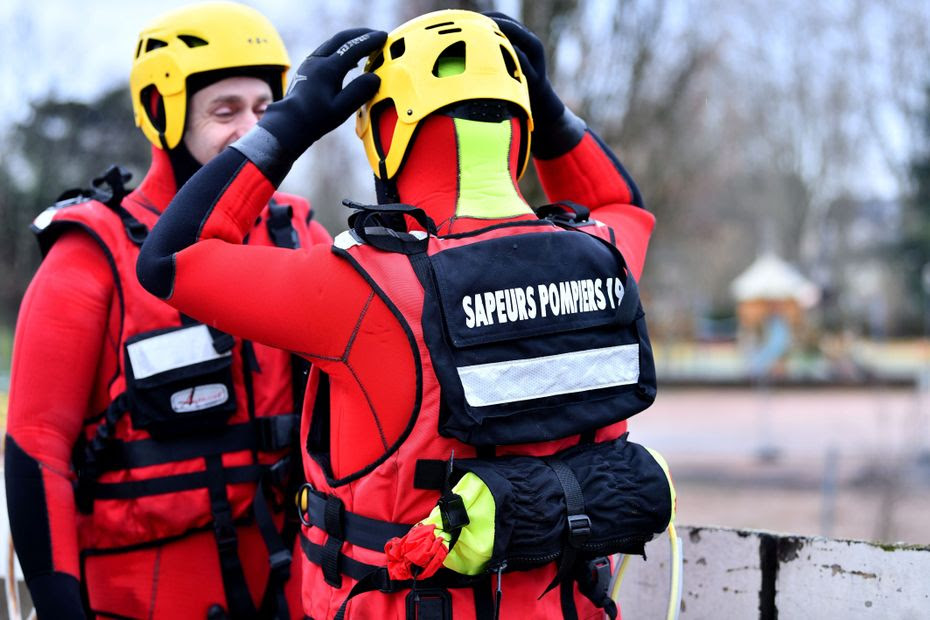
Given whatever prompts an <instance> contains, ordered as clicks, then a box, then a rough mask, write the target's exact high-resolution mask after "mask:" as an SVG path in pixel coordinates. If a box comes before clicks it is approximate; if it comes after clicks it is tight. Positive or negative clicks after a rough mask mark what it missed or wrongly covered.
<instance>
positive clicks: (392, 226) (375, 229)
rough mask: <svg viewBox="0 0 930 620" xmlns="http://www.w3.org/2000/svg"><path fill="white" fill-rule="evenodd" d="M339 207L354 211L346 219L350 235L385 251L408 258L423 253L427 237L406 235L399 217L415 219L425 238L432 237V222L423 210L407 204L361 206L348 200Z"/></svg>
mask: <svg viewBox="0 0 930 620" xmlns="http://www.w3.org/2000/svg"><path fill="white" fill-rule="evenodd" d="M342 204H344V205H345V206H347V207H349V208H352V209H356V211H355V213H353V214H352V215H351V216H349V226H351V227H352V230H353V232H354V234H355V235H356V236H357V237H358V238H359V239H361V240H363V241H364V242H365V243H367V244H369V245H371V246H373V247H376V248H378V249H379V250H384V251H385V252H397V253H399V254H408V255H411V254H418V253H423V252H426V248H427V246H428V245H429V237H428V236H425V237H423V238H419V237H417V236H415V235H413V234H411V233H409V232H407V230H406V226H405V223H404V220H403V216H409V217H411V218H413V219H414V220H416V221H417V222H418V223H419V224H420V225H421V226H422V227H423V229H424V230H425V231H426V232H427V235H435V234H436V223H435V222H433V220H432V219H431V218H430V217H429V216H428V215H427V214H426V212H425V211H424V210H423V209H420V208H417V207H414V206H411V205H406V204H401V203H396V204H381V205H365V204H361V203H357V202H353V201H351V200H343V201H342Z"/></svg>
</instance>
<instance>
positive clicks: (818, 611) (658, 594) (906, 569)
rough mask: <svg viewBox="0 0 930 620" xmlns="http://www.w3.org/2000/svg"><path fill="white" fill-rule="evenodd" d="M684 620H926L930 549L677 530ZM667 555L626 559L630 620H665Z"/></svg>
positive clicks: (664, 547)
mask: <svg viewBox="0 0 930 620" xmlns="http://www.w3.org/2000/svg"><path fill="white" fill-rule="evenodd" d="M678 534H679V536H680V538H681V541H682V551H683V554H684V568H683V572H682V577H683V592H682V600H681V615H680V618H681V619H682V620H692V619H693V620H699V619H707V620H711V619H713V620H729V619H734V620H744V619H751V618H759V619H760V620H775V619H779V620H793V619H804V620H812V619H817V620H820V619H832V618H842V619H843V620H855V619H857V618H868V619H878V618H881V619H894V620H910V619H914V620H917V619H930V546H915V545H876V544H872V543H867V542H859V541H845V540H832V539H825V538H814V537H803V536H790V535H782V534H775V533H771V532H760V531H746V530H732V529H723V528H710V527H687V526H681V527H679V528H678ZM668 549H669V546H668V539H667V537H660V538H658V539H656V540H655V541H653V542H651V543H650V544H649V545H647V546H646V555H647V560H646V561H643V560H642V559H640V558H633V560H632V561H631V563H630V566H629V568H628V569H627V573H626V576H625V577H624V580H623V583H622V585H621V588H620V604H621V610H622V615H623V617H624V618H626V619H627V620H640V619H652V618H664V617H665V609H666V604H667V601H668V592H669V585H670V584H669V574H670V573H669V555H668V554H669V551H668Z"/></svg>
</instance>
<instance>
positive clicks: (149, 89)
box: [139, 84, 165, 133]
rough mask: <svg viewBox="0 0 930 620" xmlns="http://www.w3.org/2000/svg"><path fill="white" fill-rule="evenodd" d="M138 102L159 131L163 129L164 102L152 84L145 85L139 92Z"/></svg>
mask: <svg viewBox="0 0 930 620" xmlns="http://www.w3.org/2000/svg"><path fill="white" fill-rule="evenodd" d="M139 102H140V103H141V104H142V109H144V110H145V114H146V116H148V119H149V122H150V123H152V126H153V127H155V130H156V131H158V132H159V133H162V132H164V131H165V102H164V100H163V99H162V97H161V93H159V92H158V89H157V88H156V87H155V85H154V84H152V85H149V86H146V87H145V88H143V89H142V91H141V92H140V93H139Z"/></svg>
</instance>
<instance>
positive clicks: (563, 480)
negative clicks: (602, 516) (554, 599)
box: [543, 458, 591, 594]
mask: <svg viewBox="0 0 930 620" xmlns="http://www.w3.org/2000/svg"><path fill="white" fill-rule="evenodd" d="M543 460H544V461H545V463H546V464H547V465H549V467H551V468H552V470H553V471H554V472H555V475H556V478H558V480H559V484H560V485H561V486H562V492H563V494H564V496H565V508H566V520H567V522H568V532H567V538H568V540H567V544H565V545H563V547H562V559H561V560H560V561H559V570H558V572H557V573H556V575H555V577H554V578H553V579H552V582H551V583H550V584H549V585H548V587H546V590H545V592H543V594H546V593H547V592H549V591H550V590H551V589H552V588H554V587H555V586H556V585H557V584H559V583H562V584H564V583H565V582H569V584H570V583H571V580H569V579H568V576H569V573H570V572H571V569H572V567H573V566H574V564H575V558H576V557H577V555H578V554H577V549H578V547H580V546H581V545H582V544H583V543H584V542H585V541H586V540H587V539H588V538H589V537H590V536H591V519H590V518H589V517H588V515H586V514H585V513H584V511H585V505H584V494H583V493H582V492H581V485H580V484H579V483H578V479H577V478H576V477H575V474H574V473H573V472H572V470H571V468H570V467H569V466H568V465H566V464H565V462H564V461H562V460H561V459H558V458H547V459H543ZM563 587H564V585H563Z"/></svg>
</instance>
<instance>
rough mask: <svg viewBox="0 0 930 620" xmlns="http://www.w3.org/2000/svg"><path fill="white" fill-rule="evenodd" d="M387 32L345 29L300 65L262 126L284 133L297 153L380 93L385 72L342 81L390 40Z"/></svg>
mask: <svg viewBox="0 0 930 620" xmlns="http://www.w3.org/2000/svg"><path fill="white" fill-rule="evenodd" d="M385 40H387V33H386V32H382V31H380V30H371V29H369V28H354V29H352V30H343V31H342V32H340V33H338V34H336V35H335V36H333V37H332V38H331V39H330V40H329V41H327V42H326V43H324V44H323V45H321V46H320V47H318V48H317V49H316V50H315V51H314V52H313V53H312V54H310V55H309V56H307V58H306V59H305V60H304V61H303V63H302V64H301V65H300V68H298V69H297V73H296V74H295V75H294V77H293V78H292V79H291V85H290V88H288V91H287V94H286V95H285V96H284V98H283V99H281V100H280V101H276V102H275V103H272V104H271V105H270V106H268V109H267V110H265V114H264V115H263V116H262V119H261V120H260V121H259V122H258V125H259V127H262V128H263V129H265V130H266V131H268V132H269V133H270V134H271V135H273V136H274V137H275V138H277V139H278V142H280V143H281V146H282V147H283V148H284V149H285V151H287V152H288V153H289V154H291V155H293V156H294V158H295V159H296V158H297V157H299V156H300V155H301V154H302V153H303V152H304V151H305V150H307V148H308V147H309V146H310V145H311V144H313V143H314V142H316V141H317V140H319V139H320V138H321V137H322V136H323V135H325V134H327V133H329V132H330V131H332V130H333V129H335V128H336V127H338V126H339V125H341V124H342V123H343V121H345V120H346V119H347V118H349V117H350V116H351V115H352V114H354V113H355V111H356V110H358V109H359V108H360V107H361V106H362V104H363V103H365V102H366V101H368V100H369V99H371V98H372V97H374V95H375V92H377V90H378V86H379V85H380V84H381V78H379V77H378V76H377V75H375V74H373V73H365V74H363V75H360V76H359V77H357V78H355V79H354V80H352V81H351V82H349V83H348V84H346V85H345V87H343V86H342V81H343V80H344V79H345V77H346V74H347V73H348V72H349V71H350V70H352V68H353V67H355V66H356V65H357V64H358V61H360V60H361V59H363V58H365V57H367V56H368V55H369V54H371V53H372V52H373V51H375V50H376V49H378V48H380V47H381V46H382V45H384V42H385Z"/></svg>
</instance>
